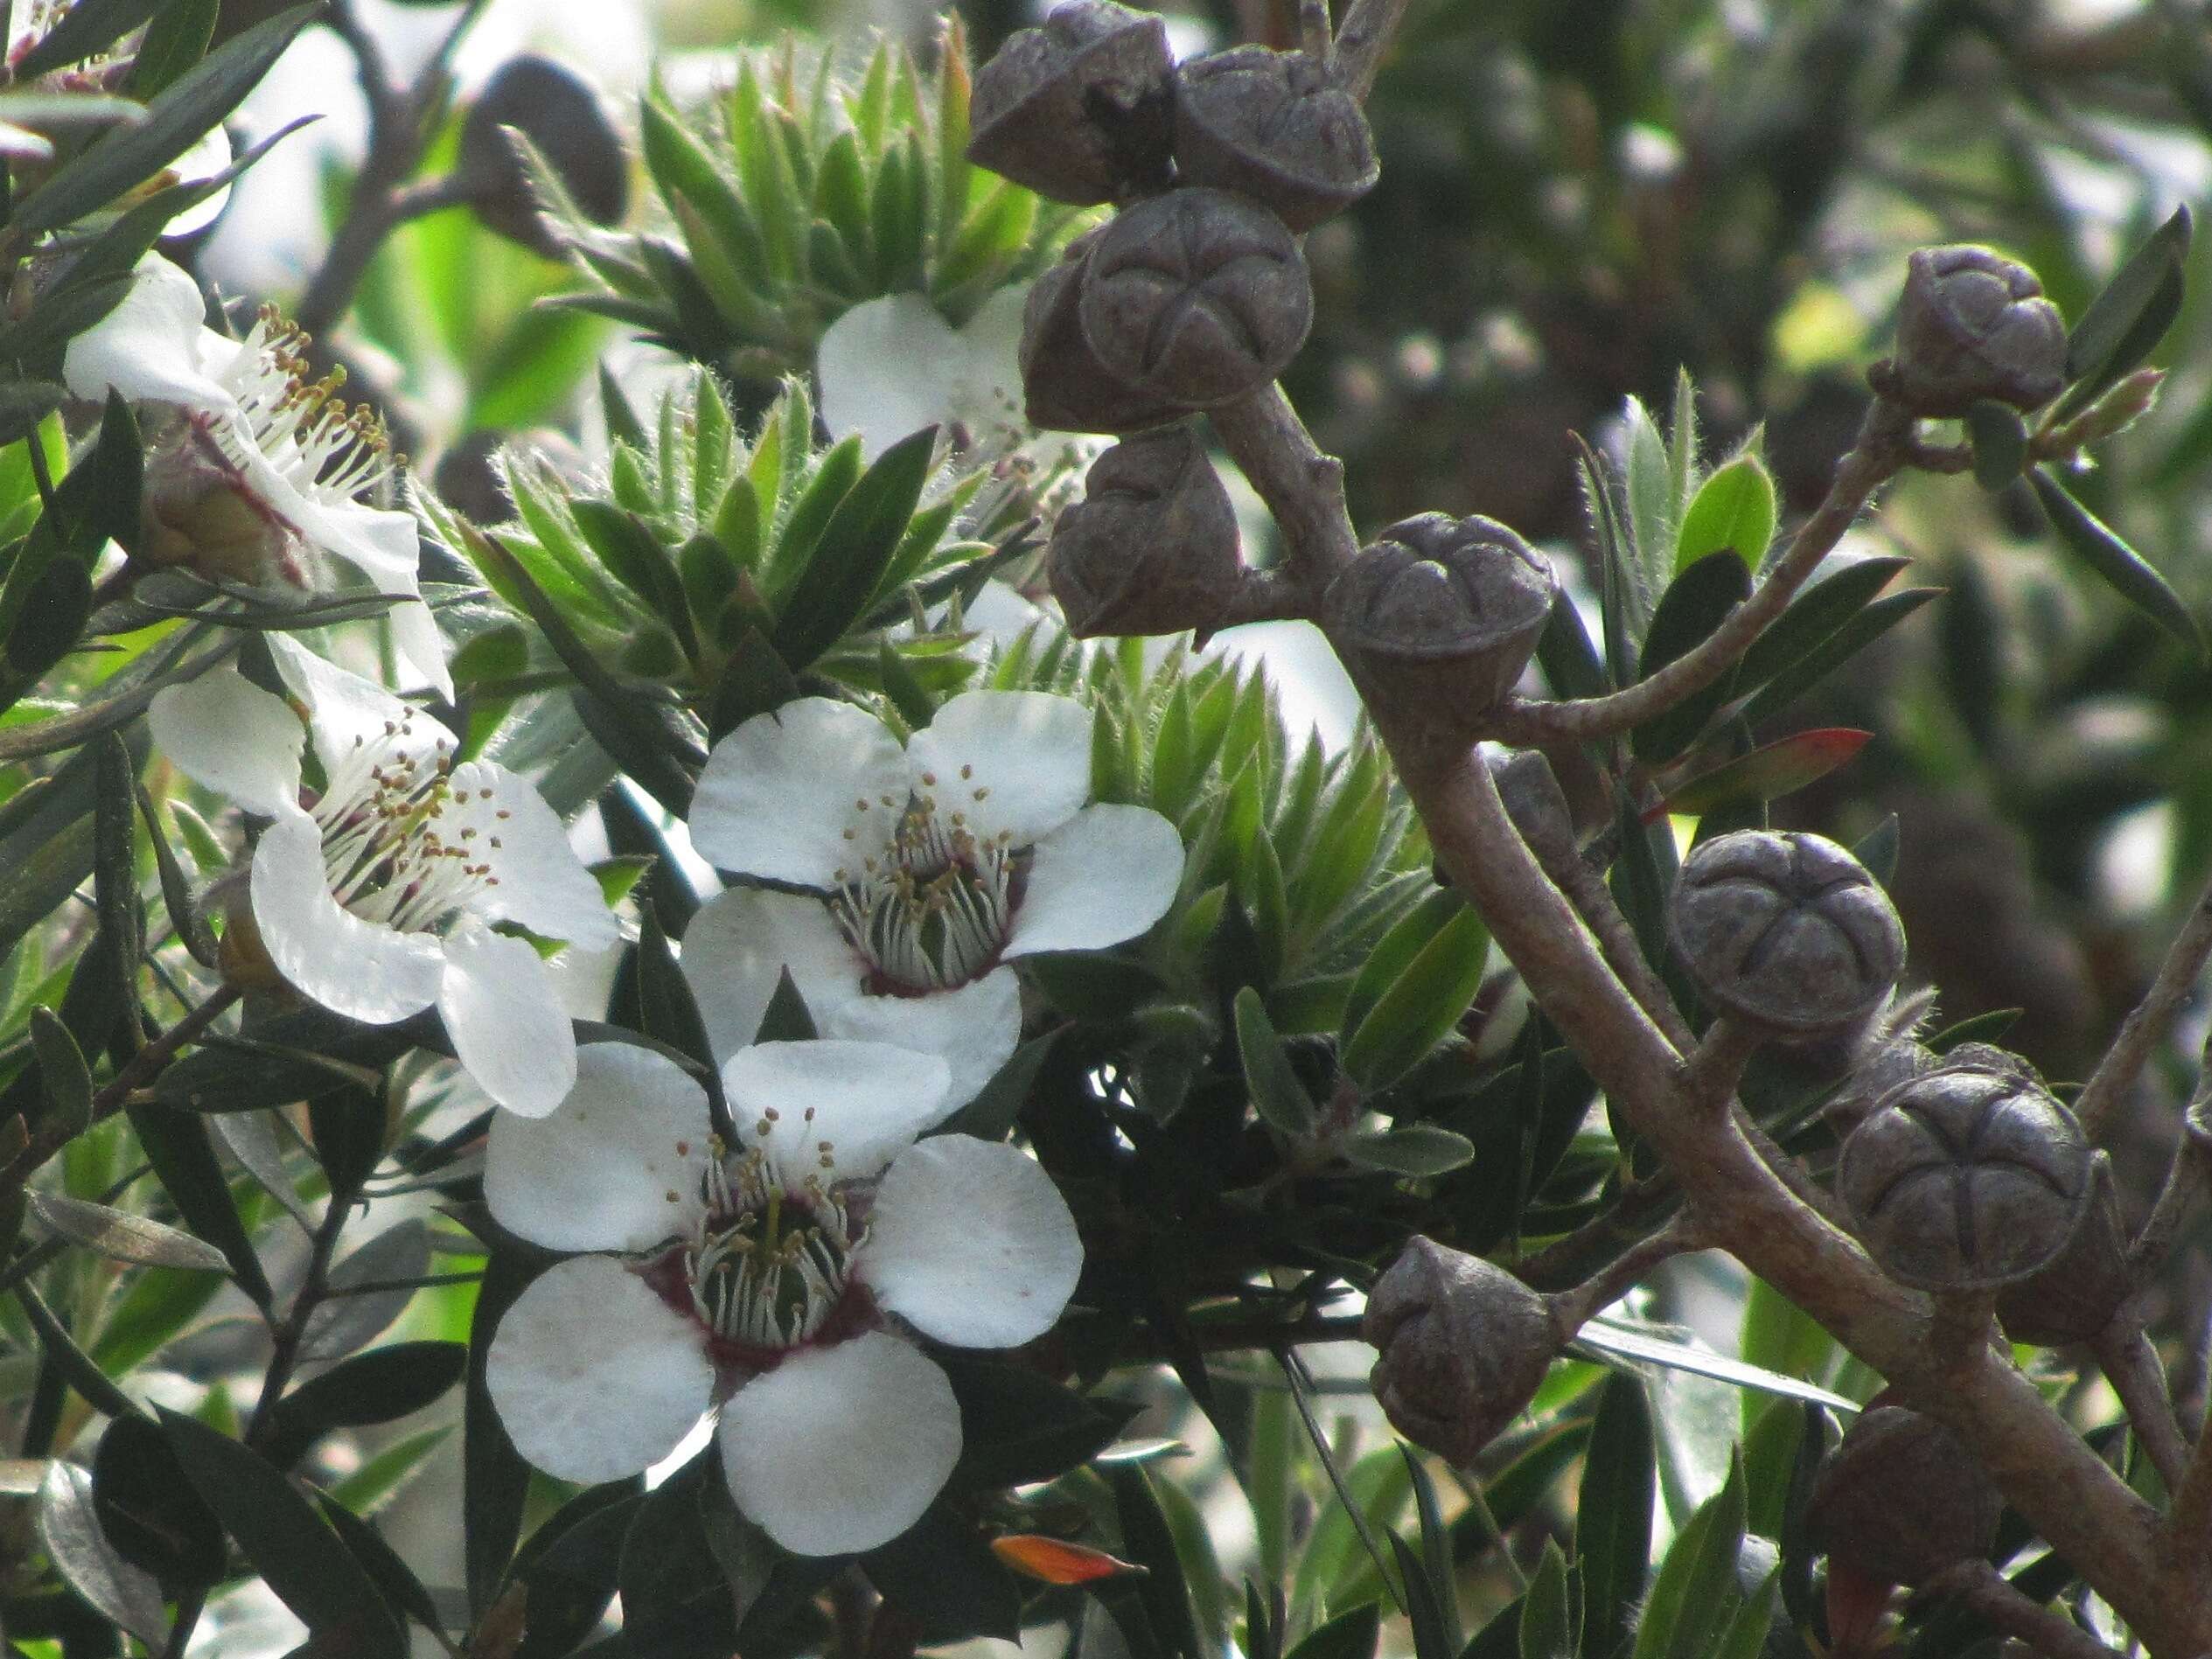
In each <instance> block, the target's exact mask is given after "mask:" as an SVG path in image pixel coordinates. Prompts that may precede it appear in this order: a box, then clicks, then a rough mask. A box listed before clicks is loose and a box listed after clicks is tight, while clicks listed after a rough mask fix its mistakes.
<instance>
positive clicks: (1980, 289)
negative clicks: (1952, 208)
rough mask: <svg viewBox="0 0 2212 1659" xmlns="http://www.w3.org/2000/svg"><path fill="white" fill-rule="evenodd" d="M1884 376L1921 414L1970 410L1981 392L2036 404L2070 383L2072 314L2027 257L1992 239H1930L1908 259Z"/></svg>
mask: <svg viewBox="0 0 2212 1659" xmlns="http://www.w3.org/2000/svg"><path fill="white" fill-rule="evenodd" d="M1886 379H1887V380H1888V384H1886V385H1884V386H1883V387H1882V388H1881V389H1882V390H1883V391H1884V392H1885V393H1886V394H1888V395H1889V396H1891V397H1894V398H1895V399H1896V401H1898V402H1900V403H1901V404H1903V405H1904V406H1905V407H1906V408H1908V409H1910V410H1911V411H1912V412H1913V413H1914V414H1915V415H1931V416H1942V415H1964V414H1965V413H1966V411H1967V410H1968V409H1969V408H1972V407H1973V405H1974V404H1975V403H1977V402H1978V401H1980V400H1981V399H1983V398H1993V399H1995V400H1996V401H1999V402H2000V403H2009V404H2011V405H2012V406H2013V408H2018V409H2034V408H2041V406H2042V405H2043V404H2045V403H2048V402H2049V401H2050V400H2051V399H2053V398H2054V397H2056V396H2057V395H2058V392H2059V388H2060V387H2062V386H2064V385H2065V384H2066V322H2065V319H2064V318H2062V317H2060V316H2059V314H2058V308H2057V307H2056V306H2055V305H2053V304H2052V303H2050V301H2048V300H2047V299H2045V298H2044V297H2043V285H2042V283H2041V282H2038V281H2036V279H2035V274H2034V272H2033V271H2031V270H2029V269H2028V268H2027V267H2026V266H2025V265H2021V264H2019V263H2017V262H2016V261H2013V260H2009V259H2006V258H2005V257H2004V256H2003V255H2001V254H1995V253H1992V252H1991V251H1990V250H1989V249H1988V248H1986V247H1923V248H1921V249H1919V250H1918V251H1917V252H1915V254H1913V255H1912V258H1911V261H1909V263H1908V268H1907V272H1906V276H1905V292H1904V297H1903V299H1902V300H1901V302H1900V303H1899V306H1898V311H1897V354H1896V357H1895V359H1894V360H1893V362H1892V364H1891V366H1890V367H1889V370H1888V373H1887V376H1886Z"/></svg>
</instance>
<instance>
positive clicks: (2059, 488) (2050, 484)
mask: <svg viewBox="0 0 2212 1659" xmlns="http://www.w3.org/2000/svg"><path fill="white" fill-rule="evenodd" d="M2027 480H2028V482H2029V483H2030V484H2034V486H2035V498H2036V500H2038V501H2040V502H2041V503H2042V505H2043V511H2044V512H2045V513H2046V514H2047V515H2048V517H2049V519H2050V521H2051V527H2052V528H2053V529H2054V530H2055V531H2057V532H2058V539H2059V540H2060V542H2061V544H2062V545H2063V546H2064V547H2065V548H2066V550H2067V551H2068V552H2069V553H2071V554H2073V555H2074V556H2075V557H2076V559H2079V560H2080V561H2082V562H2083V564H2085V565H2087V566H2088V567H2089V568H2090V569H2091V570H2092V571H2094V572H2095V573H2096V574H2097V575H2098V576H2100V577H2102V578H2103V579H2104V581H2105V582H2107V583H2109V584H2110V585H2111V588H2112V589H2113V590H2114V591H2115V592H2117V593H2118V595H2119V596H2120V597H2121V598H2123V599H2125V600H2126V601H2127V602H2128V603H2130V604H2131V605H2133V606H2134V607H2135V608H2136V609H2137V610H2139V611H2141V612H2142V613H2143V614H2144V615H2145V616H2146V617H2149V618H2150V619H2151V620H2152V621H2153V622H2154V623H2156V624H2158V625H2159V626H2160V627H2161V628H2163V629H2165V630H2166V631H2167V632H2168V633H2170V634H2172V635H2173V636H2174V638H2176V639H2178V640H2180V641H2181V643H2182V644H2183V645H2187V646H2188V648H2189V649H2190V650H2191V651H2193V652H2195V653H2196V654H2197V656H2198V657H2199V658H2200V659H2202V657H2203V656H2204V655H2205V654H2206V645H2205V638H2204V630H2203V628H2202V625H2201V624H2199V623H2198V621H2197V619H2196V617H2195V613H2193V612H2192V611H2191V610H2189V608H2188V605H2186V604H2184V603H2182V601H2181V595H2179V594H2177V593H2175V592H2174V589H2172V588H2171V587H2169V586H2167V581H2166V578H2165V577H2164V576H2161V575H2159V573H2158V572H2157V571H2155V570H2153V568H2151V567H2150V565H2149V564H2148V563H2146V561H2144V558H2143V555H2142V554H2139V553H2138V552H2136V551H2135V549H2134V548H2132V547H2129V546H2128V545H2127V543H2126V542H2125V541H2123V540H2120V538H2119V537H2118V535H2117V534H2115V533H2113V531H2112V530H2111V528H2110V527H2109V526H2107V525H2105V523H2104V520H2102V519H2099V518H2098V517H2097V515H2096V514H2095V513H2093V512H2090V510H2089V509H2088V508H2087V507H2085V506H2083V505H2082V504H2081V503H2080V502H2079V501H2077V500H2076V499H2075V498H2074V496H2073V493H2072V492H2071V491H2069V490H2068V489H2067V488H2066V486H2065V485H2064V484H2061V483H2060V482H2059V481H2058V478H2057V477H2056V476H2055V475H2054V474H2053V473H2052V471H2050V469H2049V468H2048V467H2037V468H2036V469H2035V470H2034V471H2032V472H2030V473H2029V474H2028V475H2027Z"/></svg>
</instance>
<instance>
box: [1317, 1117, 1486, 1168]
mask: <svg viewBox="0 0 2212 1659" xmlns="http://www.w3.org/2000/svg"><path fill="white" fill-rule="evenodd" d="M1344 1156H1345V1157H1346V1158H1348V1159H1350V1161H1352V1162H1353V1163H1356V1164H1364V1165H1365V1166H1366V1167H1367V1168H1370V1169H1387V1170H1389V1171H1390V1172H1391V1173H1392V1175H1448V1174H1449V1173H1450V1172H1451V1171H1453V1170H1455V1169H1459V1168H1464V1167H1465V1166H1466V1165H1468V1164H1470V1163H1472V1162H1474V1161H1475V1143H1474V1142H1473V1141H1471V1140H1469V1139H1468V1138H1467V1137H1466V1136H1465V1135H1462V1134H1459V1133H1455V1132H1454V1131H1452V1130H1449V1129H1440V1128H1438V1127H1437V1126H1435V1125H1434V1124H1433V1123H1409V1124H1404V1125H1401V1126H1399V1127H1397V1128H1395V1129H1385V1130H1381V1131H1378V1132H1377V1133H1370V1134H1357V1135H1350V1136H1347V1137H1346V1138H1345V1140H1344Z"/></svg>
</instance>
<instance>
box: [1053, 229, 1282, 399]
mask: <svg viewBox="0 0 2212 1659" xmlns="http://www.w3.org/2000/svg"><path fill="white" fill-rule="evenodd" d="M1078 315H1079V316H1080V317H1081V318H1082V323H1083V337H1084V338H1085V339H1086V340H1088V341H1089V342H1090V344H1091V349H1092V351H1093V352H1097V353H1098V358H1099V362H1101V363H1103V364H1105V365H1106V368H1107V370H1108V371H1109V372H1110V373H1113V375H1114V377H1115V378H1116V379H1118V380H1120V381H1121V382H1122V383H1123V384H1125V385H1127V386H1132V387H1136V388H1137V389H1138V390H1139V391H1141V392H1145V393H1148V394H1151V395H1152V396H1155V397H1158V398H1163V399H1165V400H1167V401H1169V402H1171V403H1174V404H1176V405H1177V406H1179V407H1181V408H1186V409H1208V408H1214V407H1216V406H1217V405H1219V404H1223V403H1230V402H1234V401H1236V400H1237V399H1239V398H1240V397H1244V396H1246V394H1249V393H1253V392H1256V391H1258V390H1259V389H1260V387H1263V386H1265V385H1266V384H1267V383H1268V382H1269V381H1270V380H1273V379H1274V378H1275V376H1276V375H1277V374H1279V373H1281V372H1282V370H1283V369H1284V368H1285V367H1286V366H1287V365H1288V364H1289V362H1290V359H1292V358H1294V357H1295V356H1297V355H1298V348H1299V347H1300V346H1301V345H1304V344H1305V343H1306V331H1307V329H1308V327H1309V326H1310V325H1311V324H1312V323H1313V316H1314V290H1313V282H1312V280H1311V278H1310V277H1309V276H1308V275H1307V271H1306V256H1305V255H1304V254H1302V253H1301V252H1300V251H1299V248H1298V243H1297V240H1296V239H1295V238H1294V237H1293V236H1292V235H1291V234H1290V232H1289V231H1288V230H1287V229H1285V228H1284V227H1283V222H1282V220H1280V219H1277V218H1276V217H1275V216H1274V215H1273V213H1269V212H1268V211H1267V210H1266V208H1264V207H1262V206H1260V205H1259V204H1258V203H1257V202H1253V201H1249V200H1247V199H1246V198H1244V197H1242V196H1236V195H1232V194H1231V193H1230V192H1227V191H1222V190H1178V191H1176V192H1172V193H1171V194H1169V195H1166V196H1158V197H1155V198H1154V199H1152V200H1150V201H1148V202H1141V203H1140V204H1139V205H1138V206H1134V207H1132V208H1128V209H1127V210H1126V211H1124V212H1123V213H1121V214H1120V217H1118V218H1117V219H1115V220H1114V221H1113V223H1112V224H1111V225H1109V226H1107V227H1106V228H1105V229H1104V230H1103V231H1101V232H1099V240H1098V244H1097V246H1096V247H1093V248H1092V251H1091V258H1090V262H1089V263H1088V265H1087V266H1086V267H1085V269H1084V273H1083V292H1082V298H1081V303H1080V306H1079V309H1078Z"/></svg>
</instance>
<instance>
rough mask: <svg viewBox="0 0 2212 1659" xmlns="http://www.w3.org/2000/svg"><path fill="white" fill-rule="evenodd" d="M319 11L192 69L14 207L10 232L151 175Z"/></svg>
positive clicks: (81, 207)
mask: <svg viewBox="0 0 2212 1659" xmlns="http://www.w3.org/2000/svg"><path fill="white" fill-rule="evenodd" d="M321 12H322V8H321V7H320V6H319V5H304V6H295V7H293V8H292V9H291V10H290V11H284V12H280V13H278V14H277V15H276V17H270V18H268V19H266V20H265V21H263V22H261V23H257V24H255V25H254V26H253V27H252V28H250V29H248V30H247V31H244V32H243V33H242V34H240V35H239V36H237V37H236V38H234V39H232V40H231V41H229V42H228V43H227V44H226V45H224V46H223V48H222V49H221V50H220V52H215V53H214V54H213V56H211V57H208V58H205V59H201V60H200V61H199V63H197V64H194V65H193V66H192V67H191V68H190V69H188V70H186V71H185V73H183V74H182V75H180V76H178V78H177V80H175V81H174V82H172V83H171V85H170V86H168V87H165V88H164V90H163V92H162V94H161V95H160V96H159V97H157V98H156V99H155V100H154V101H152V102H151V103H150V104H148V105H147V106H146V119H145V120H144V121H143V122H139V123H138V124H137V125H136V126H134V127H123V128H118V129H115V130H114V131H111V132H109V133H108V134H107V136H104V137H101V138H99V139H95V140H94V142H93V143H91V144H89V145H88V146H87V147H86V149H85V150H84V151H83V153H81V154H80V155H79V156H77V157H75V158H74V159H73V160H72V161H71V162H69V163H68V164H66V166H64V167H62V168H61V169H60V170H59V171H57V172H56V173H55V174H54V175H53V176H52V178H49V179H47V180H46V182H45V184H43V185H40V186H39V187H38V189H37V190H35V191H33V192H31V194H30V195H29V196H28V197H26V198H25V199H24V200H23V201H22V202H21V203H19V204H18V205H17V208H16V211H15V213H14V215H13V216H12V218H11V219H10V220H9V228H10V229H11V230H15V231H19V232H30V231H41V230H54V229H58V228H59V227H61V226H63V225H66V224H68V223H69V222H70V221H72V220H78V219H82V218H83V217H84V216H85V215H86V214H87V213H93V212H95V211H96V210H98V209H100V208H101V207H104V206H107V205H108V203H109V202H111V201H113V200H114V199H115V198H116V197H117V196H120V195H122V193H123V192H125V191H127V190H129V189H130V188H131V187H132V186H133V185H138V184H142V183H143V182H144V181H145V180H147V179H149V178H153V177H154V176H155V175H156V174H157V173H158V172H160V171H161V170H162V169H163V168H164V167H166V166H168V165H169V164H170V163H171V162H172V161H174V160H176V159H177V157H179V156H181V155H183V154H184V153H185V150H189V149H190V148H191V147H192V145H193V144H194V143H198V142H199V139H201V138H202V137H204V136H206V133H207V132H208V130H209V129H211V128H213V127H214V126H215V125H216V124H217V123H218V122H220V121H221V120H222V119H223V118H224V117H225V116H226V115H229V114H230V112H231V111H232V110H234V109H235V108H237V107H238V105H239V103H240V101H241V100H242V99H243V98H244V97H245V96H246V94H248V93H249V92H251V91H252V90H253V89H254V88H255V87H257V86H259V85H260V84H261V81H262V77H263V76H264V75H266V74H267V73H269V66H270V65H272V64H274V63H275V62H276V59H278V57H280V56H281V55H282V54H283V51H284V48H285V47H287V46H289V45H291V43H292V37H293V36H295V35H297V33H299V31H301V30H302V29H304V28H305V27H306V26H307V25H308V24H311V23H312V22H314V21H315V19H316V18H317V17H318V16H320V15H321Z"/></svg>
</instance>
